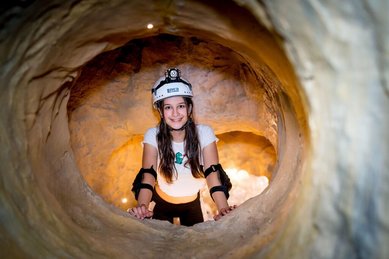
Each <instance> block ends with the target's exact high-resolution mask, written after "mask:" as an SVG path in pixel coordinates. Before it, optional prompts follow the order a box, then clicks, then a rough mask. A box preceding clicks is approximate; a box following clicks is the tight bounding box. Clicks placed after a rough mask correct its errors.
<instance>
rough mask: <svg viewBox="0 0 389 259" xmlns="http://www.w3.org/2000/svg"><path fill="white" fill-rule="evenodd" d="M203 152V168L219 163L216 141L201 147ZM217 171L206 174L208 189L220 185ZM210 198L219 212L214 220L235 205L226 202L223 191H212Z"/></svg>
mask: <svg viewBox="0 0 389 259" xmlns="http://www.w3.org/2000/svg"><path fill="white" fill-rule="evenodd" d="M203 154H204V169H207V168H208V167H210V166H211V165H216V164H218V163H219V155H218V151H217V146H216V142H212V143H211V144H209V145H207V146H206V147H205V148H204V149H203ZM218 174H219V172H218V171H215V172H212V173H211V174H209V175H208V177H207V179H206V180H207V185H208V189H211V188H212V187H214V186H218V185H221V182H220V180H219V177H218ZM212 198H213V200H214V201H215V204H216V207H217V209H218V211H219V214H218V215H216V216H215V220H218V219H220V218H221V217H222V216H224V215H226V214H228V213H229V212H230V211H232V210H233V209H235V208H236V206H229V205H228V202H227V198H226V195H225V194H224V192H214V193H213V194H212Z"/></svg>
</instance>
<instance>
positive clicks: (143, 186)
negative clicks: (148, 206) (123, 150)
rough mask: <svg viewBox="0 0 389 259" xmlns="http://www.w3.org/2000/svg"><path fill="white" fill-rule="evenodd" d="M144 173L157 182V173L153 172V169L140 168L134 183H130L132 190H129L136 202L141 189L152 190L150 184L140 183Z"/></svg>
mask: <svg viewBox="0 0 389 259" xmlns="http://www.w3.org/2000/svg"><path fill="white" fill-rule="evenodd" d="M145 173H149V174H151V175H152V176H154V178H155V180H157V172H155V170H154V168H153V167H151V168H149V169H145V168H141V169H140V170H139V172H138V174H137V175H136V177H135V180H134V182H133V183H132V189H131V191H132V192H133V193H134V195H135V199H136V200H138V196H139V193H140V190H141V189H149V190H150V191H153V190H154V187H153V186H151V185H150V184H148V183H142V181H143V175H144V174H145Z"/></svg>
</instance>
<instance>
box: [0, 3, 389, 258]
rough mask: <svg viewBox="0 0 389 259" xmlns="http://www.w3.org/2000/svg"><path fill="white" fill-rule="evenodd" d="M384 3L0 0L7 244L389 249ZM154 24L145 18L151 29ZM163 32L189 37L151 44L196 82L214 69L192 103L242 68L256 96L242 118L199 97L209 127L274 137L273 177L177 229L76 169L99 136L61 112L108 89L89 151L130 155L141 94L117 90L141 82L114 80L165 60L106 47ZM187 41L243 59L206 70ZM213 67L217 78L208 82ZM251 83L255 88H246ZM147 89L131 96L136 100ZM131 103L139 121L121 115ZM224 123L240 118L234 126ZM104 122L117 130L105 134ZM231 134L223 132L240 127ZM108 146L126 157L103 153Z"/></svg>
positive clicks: (190, 254) (107, 253)
mask: <svg viewBox="0 0 389 259" xmlns="http://www.w3.org/2000/svg"><path fill="white" fill-rule="evenodd" d="M387 9H388V2H387V1H385V0H382V1H379V0H378V1H343V2H339V1H327V2H318V1H309V0H307V1H299V0H292V1H288V2H285V1H278V0H276V1H274V0H273V1H267V0H265V1H261V2H260V3H259V2H256V1H218V0H217V1H179V0H177V1H147V3H146V2H145V1H137V0H135V1H126V0H113V1H98V0H91V1H66V3H64V2H63V1H56V0H54V1H50V3H48V2H42V1H23V3H22V2H20V3H19V2H16V3H14V4H8V5H5V6H4V7H3V8H2V9H1V13H2V15H1V17H0V23H1V24H2V26H1V29H0V44H1V45H0V60H1V63H0V78H1V80H0V82H1V83H0V91H1V93H0V100H1V102H0V103H1V104H2V109H1V111H0V124H1V127H0V144H1V146H2V148H1V149H0V170H1V175H0V183H1V185H0V200H1V201H0V204H1V210H0V212H1V213H0V233H1V234H0V238H1V242H0V255H1V257H4V258H47V257H55V258H57V257H60V258H89V257H93V258H139V257H145V258H155V256H156V255H158V256H159V257H163V258H166V257H171V258H194V257H196V258H215V257H229V258H244V257H252V258H253V257H255V258H388V257H389V250H388V247H387V245H386V244H387V243H388V242H389V233H388V229H389V226H388V225H389V221H388V217H387V216H386V215H387V214H388V213H389V208H388V205H387V204H388V203H387V202H386V201H387V199H388V198H389V192H388V190H389V189H388V187H387V186H388V185H389V174H388V173H387V168H388V167H389V159H388V153H389V152H388V145H387V143H388V130H387V129H388V116H387V111H388V92H389V90H388V84H387V82H388V75H389V73H388V67H389V66H388V46H389V44H388V42H389V39H388V37H389V36H388V35H389V33H388V31H387V30H388V29H387V28H388V18H387V14H386V10H387ZM149 23H152V24H153V25H154V27H153V28H152V29H146V25H147V24H149ZM162 34H163V35H172V36H174V37H181V38H183V41H182V42H181V43H183V44H184V45H178V46H176V47H175V48H172V49H166V51H164V52H160V53H163V54H164V55H170V56H171V57H174V59H176V60H181V61H182V63H181V64H180V66H182V67H183V68H184V69H183V71H191V72H193V73H190V78H188V79H189V80H191V81H192V82H193V83H194V84H195V85H201V86H203V84H202V83H203V82H205V81H206V82H208V83H207V84H206V85H207V86H209V88H204V89H202V90H201V91H200V92H199V94H200V96H201V98H200V97H199V98H198V99H197V100H196V103H199V105H198V107H207V104H208V103H209V99H211V97H213V95H212V94H215V95H220V92H224V91H222V89H223V87H224V86H226V85H228V86H231V85H234V82H235V81H236V80H235V79H236V78H240V79H241V80H239V82H240V83H241V84H239V86H238V85H236V89H234V90H235V91H236V92H235V93H236V94H237V96H239V97H250V98H247V99H245V98H243V99H242V100H244V102H245V106H244V114H250V116H247V118H245V120H242V121H239V120H237V118H240V116H238V113H237V111H236V110H235V109H233V108H231V110H228V109H229V108H230V107H228V108H223V109H221V108H220V107H222V105H223V104H224V103H223V102H222V101H221V100H220V99H217V101H215V102H216V104H218V105H214V106H208V109H209V110H198V111H196V112H197V114H198V115H199V118H200V120H201V121H202V122H203V123H208V124H211V125H213V126H215V128H216V131H217V132H218V133H224V132H230V131H234V132H235V133H233V134H241V133H239V132H238V131H242V132H250V133H244V134H253V135H254V136H265V137H266V138H267V139H268V140H269V142H270V143H271V144H272V146H274V147H275V150H276V154H277V161H276V164H275V166H274V170H273V172H272V181H271V184H270V186H269V187H268V188H267V189H266V190H265V191H264V192H263V193H262V194H261V195H259V196H256V197H253V198H251V199H249V200H247V201H246V202H244V203H243V204H242V205H241V206H240V207H239V208H238V209H237V210H236V211H235V212H234V213H232V214H231V215H229V216H228V217H225V218H223V219H222V220H220V221H218V222H213V221H208V222H205V223H202V224H198V225H196V226H194V227H191V228H186V227H180V226H176V225H171V224H169V223H166V222H160V221H156V220H146V221H142V222H141V221H138V220H135V219H132V218H130V217H129V216H128V215H127V214H126V213H124V212H123V211H122V210H120V209H118V208H117V207H115V206H113V205H111V204H109V203H107V202H105V201H104V199H103V198H102V197H101V196H100V195H98V194H97V193H96V192H95V191H94V190H92V189H91V188H90V187H89V185H88V184H87V182H86V181H85V179H84V177H83V176H82V172H84V171H85V172H87V171H88V170H90V169H91V168H84V166H85V167H86V166H87V165H82V164H81V163H80V161H79V160H80V156H79V154H77V153H76V152H82V154H83V155H87V154H88V152H94V149H90V148H91V147H90V146H88V145H84V144H85V142H86V140H85V139H83V138H82V135H77V132H80V130H81V129H80V128H77V125H75V124H73V125H69V123H68V122H69V121H70V124H72V123H73V122H74V121H73V122H72V117H70V118H69V117H68V116H79V118H81V117H82V116H85V120H86V121H88V120H90V119H91V118H90V116H93V114H91V113H82V110H83V109H81V108H80V107H85V106H87V103H86V102H85V101H87V102H91V101H93V100H97V99H99V100H100V101H102V102H100V103H104V104H106V105H107V111H109V110H110V109H113V108H117V107H112V106H111V105H114V104H117V103H118V102H112V100H115V99H117V100H118V101H120V102H119V103H121V106H119V107H121V109H119V110H120V111H121V112H120V113H118V114H117V115H115V116H116V120H113V121H112V125H111V127H109V128H106V127H105V128H104V127H100V125H98V123H95V124H93V125H94V127H96V128H94V129H93V131H97V132H99V136H101V137H100V138H101V140H100V139H97V140H96V143H97V145H98V146H99V147H109V148H103V150H102V151H104V152H105V153H104V152H102V153H96V156H95V157H96V161H103V163H105V165H106V166H107V167H108V168H110V169H109V170H112V171H115V170H118V169H121V168H122V167H127V166H129V165H128V164H126V163H127V161H139V160H138V159H137V158H135V159H133V160H129V159H128V157H126V155H127V154H129V153H130V151H131V152H132V150H134V151H135V150H136V149H137V148H139V146H138V145H137V144H135V143H139V139H140V138H141V134H142V133H143V131H144V129H145V128H146V127H148V125H149V124H153V123H154V122H153V120H149V118H153V117H150V116H149V115H150V114H152V111H151V110H149V111H148V114H145V113H142V114H138V113H137V112H136V110H131V108H132V107H133V105H136V104H137V101H138V102H139V103H140V101H139V100H138V99H135V100H132V102H131V105H130V103H127V102H126V101H127V100H126V99H125V98H124V97H125V96H126V95H128V93H126V91H132V90H134V89H135V88H130V87H129V88H123V86H124V85H126V84H127V85H132V86H135V87H137V86H139V87H145V85H150V84H149V83H147V82H145V80H149V82H150V83H151V82H153V81H154V80H155V78H156V77H158V76H159V75H160V74H161V72H162V71H163V70H164V69H165V67H164V66H166V65H167V63H168V62H169V61H170V59H168V60H166V59H160V60H159V61H158V62H160V63H155V64H153V61H152V60H154V61H155V60H158V56H157V55H156V53H155V52H152V51H144V52H143V50H147V49H148V46H146V45H144V46H143V45H136V46H135V47H137V46H138V47H140V48H141V49H139V51H138V50H135V51H134V52H136V53H149V54H150V55H145V56H143V57H142V59H139V58H136V57H134V58H133V59H131V60H114V59H113V60H109V59H110V58H115V56H114V55H113V54H112V52H111V54H105V53H108V52H109V51H111V50H113V51H114V52H115V50H116V51H119V50H120V51H121V50H125V49H127V48H126V47H125V48H120V49H117V48H119V47H122V46H125V45H126V44H127V43H129V42H132V43H134V40H135V41H136V40H138V41H140V42H144V41H145V39H150V37H154V39H155V40H158V39H160V38H159V37H155V36H158V35H162ZM192 39H197V40H198V45H195V46H203V48H204V49H203V51H205V50H206V47H207V46H210V45H212V44H215V46H218V49H219V50H223V51H222V53H223V54H224V55H223V56H222V57H224V58H225V57H226V55H225V54H227V53H229V54H231V55H227V56H228V57H229V58H233V60H235V61H236V62H237V63H234V64H235V65H238V63H239V64H245V65H243V66H240V67H239V66H232V67H229V66H228V67H226V68H225V69H226V70H225V71H226V72H224V70H223V72H222V73H205V71H209V69H210V67H209V66H204V65H203V64H201V62H195V61H194V60H191V61H190V62H186V61H185V57H181V56H180V55H179V54H180V53H182V52H181V49H182V48H183V49H185V46H186V47H188V46H189V45H185V44H186V43H190V42H191V40H192ZM195 42H197V41H195ZM192 43H193V44H194V42H192ZM204 43H207V44H204ZM202 44H203V45H202ZM226 49H227V50H231V52H228V51H225V50H226ZM141 50H142V51H141ZM148 50H151V49H150V48H149V49H148ZM169 50H170V51H169ZM171 50H174V51H171ZM195 50H196V48H193V51H195ZM211 50H212V51H211ZM215 50H216V49H214V48H211V49H209V52H208V53H209V54H204V55H199V56H198V60H199V61H201V60H204V59H207V60H213V61H212V62H215V63H217V62H223V61H224V60H218V59H215V58H216V56H214V55H213V53H214V51H215ZM188 51H189V49H187V52H185V53H188ZM203 51H202V52H201V53H205V52H203ZM193 53H195V52H193ZM193 53H192V54H193ZM100 55H107V56H106V57H107V58H108V59H107V60H106V61H104V60H105V59H104V58H102V59H100V62H102V64H105V62H107V63H108V64H113V65H114V67H112V68H111V70H110V69H109V67H106V66H102V70H100V69H97V67H96V66H95V67H94V68H95V69H96V70H94V71H95V73H96V78H95V79H98V80H97V81H93V84H92V82H91V83H84V84H82V85H83V86H90V87H91V88H90V89H84V88H82V89H81V88H78V87H77V85H78V83H80V80H82V74H83V71H85V69H87V68H88V64H90V63H88V62H90V61H91V60H94V61H96V60H99V58H101V57H103V56H100ZM125 56H128V57H129V58H131V57H133V56H132V55H125ZM96 58H97V59H96ZM212 58H214V59H212ZM140 60H142V63H137V62H139V61H140ZM147 62H149V63H147ZM155 62H157V61H155ZM166 62H167V63H166ZM143 63H146V64H151V65H150V66H145V67H143V66H142V64H143ZM207 64H208V65H209V63H207ZM169 65H170V64H169ZM211 67H212V66H211ZM89 68H90V67H89ZM118 71H119V72H120V71H121V72H123V74H120V73H118ZM128 71H130V72H131V71H132V72H131V73H132V74H131V77H130V78H131V80H130V78H129V77H128V76H127V75H128V74H126V73H124V72H128ZM111 72H112V73H113V74H112V75H111V74H110V73H111ZM231 72H235V73H236V74H235V73H231ZM99 73H103V74H104V76H101V75H99ZM230 73H231V74H230ZM205 75H208V76H209V78H208V79H207V80H205V78H204V77H205ZM103 78H105V79H106V80H107V81H105V82H104V81H101V79H103ZM226 78H228V79H230V80H226ZM250 78H253V79H250ZM84 79H87V80H94V79H93V78H90V77H87V78H84ZM221 79H222V80H224V82H223V85H217V84H216V82H219V81H220V80H221ZM75 82H77V84H76V83H75ZM139 82H144V85H142V84H138V83H139ZM245 82H248V83H249V84H247V85H245ZM252 82H258V86H260V87H258V88H253V87H252ZM95 83H98V84H97V85H96V84H95ZM224 83H226V84H224ZM230 83H231V84H230ZM78 86H79V85H78ZM211 86H212V87H211ZM207 89H208V92H202V91H203V90H207ZM110 90H113V92H111V91H110ZM212 91H215V92H214V93H213V92H212ZM218 91H220V92H218ZM76 92H78V93H79V95H77V94H75V93H76ZM230 93H231V92H230ZM140 94H141V93H140ZM146 95H147V92H146V91H145V93H144V96H146ZM75 96H79V97H80V98H78V99H77V98H76V97H75ZM144 96H139V99H142V102H143V100H144V99H145V98H143V97H144ZM251 97H253V98H251ZM96 98H97V99H96ZM104 98H105V99H104ZM110 98H111V99H110ZM112 98H113V99H112ZM121 98H123V99H121ZM251 100H261V101H263V104H262V103H256V102H255V101H252V102H251ZM134 107H135V106H134ZM89 108H91V107H89ZM224 111H226V113H225V114H223V113H222V112H224ZM202 112H204V114H205V113H207V114H219V113H221V114H223V116H221V117H220V118H218V117H217V116H215V117H213V116H212V117H209V116H203V115H204V114H203V115H202ZM100 115H102V116H105V115H106V113H105V114H104V113H103V112H102V113H101V114H100ZM129 116H137V117H139V118H140V119H142V121H143V120H144V122H145V124H144V125H143V124H142V125H141V126H139V125H137V124H135V123H134V122H132V121H131V122H128V123H124V122H123V121H124V120H125V119H127V118H128V117H129ZM73 118H74V117H73ZM131 118H133V117H131ZM98 119H99V120H100V119H103V118H100V117H99V118H98ZM154 119H155V117H154ZM96 121H97V118H96ZM216 121H217V122H219V124H217V123H216ZM231 121H233V122H234V123H236V124H234V125H235V126H234V128H232V129H231V124H229V123H231ZM91 125H92V124H91ZM240 125H242V127H240ZM69 126H70V127H69ZM99 127H100V128H99ZM114 127H118V128H117V129H116V130H117V132H121V134H122V135H121V136H120V134H119V135H118V134H116V136H118V137H117V138H115V139H112V140H107V139H106V138H108V137H107V136H110V134H111V132H112V129H114ZM238 127H239V128H238ZM122 129H124V130H122ZM129 132H130V133H131V134H130V135H126V134H127V133H129ZM236 132H238V133H236ZM74 134H75V135H74ZM225 134H230V135H225ZM225 134H222V135H221V136H223V135H224V136H228V137H227V138H226V139H224V140H223V141H225V143H228V142H229V140H232V139H233V138H234V135H233V134H231V133H225ZM75 136H76V137H79V140H80V142H79V143H74V139H75V138H74V137H75ZM221 139H222V138H221ZM110 141H111V142H110ZM126 141H127V142H126ZM131 141H132V142H131ZM77 145H79V146H77ZM242 145H245V144H244V143H242ZM75 147H76V148H75ZM112 147H117V149H115V150H117V151H118V153H119V154H121V155H120V156H113V157H110V154H113V153H112V150H111V149H112ZM107 150H111V151H110V152H111V153H109V152H107ZM115 154H116V153H115ZM100 156H101V157H100ZM107 157H108V158H111V160H109V162H107V161H106V159H107ZM100 159H101V160H100ZM234 159H237V160H239V159H241V158H240V157H235V158H234ZM263 159H265V158H263ZM265 160H266V159H265ZM91 166H93V167H95V166H96V167H97V168H98V166H99V165H98V164H97V165H95V164H93V165H91ZM131 166H132V165H131ZM109 184H111V185H112V183H109ZM102 188H104V187H102ZM221 237H222V238H221Z"/></svg>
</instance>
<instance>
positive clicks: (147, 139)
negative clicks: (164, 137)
mask: <svg viewBox="0 0 389 259" xmlns="http://www.w3.org/2000/svg"><path fill="white" fill-rule="evenodd" d="M142 143H143V144H145V143H146V144H150V145H152V146H153V147H155V148H158V144H157V128H150V129H148V130H147V131H146V133H145V136H144V138H143V142H142Z"/></svg>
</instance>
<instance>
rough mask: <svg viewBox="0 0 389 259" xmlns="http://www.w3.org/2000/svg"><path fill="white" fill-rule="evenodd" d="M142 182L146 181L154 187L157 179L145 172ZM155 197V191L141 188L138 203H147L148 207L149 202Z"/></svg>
mask: <svg viewBox="0 0 389 259" xmlns="http://www.w3.org/2000/svg"><path fill="white" fill-rule="evenodd" d="M142 183H146V184H149V185H151V186H152V187H154V186H155V179H154V177H153V176H152V175H150V174H145V175H144V178H143V180H142ZM152 197H153V192H152V191H151V190H149V189H141V190H140V192H139V196H138V205H139V206H140V205H142V204H144V205H146V207H148V206H149V203H150V201H151V199H152Z"/></svg>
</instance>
